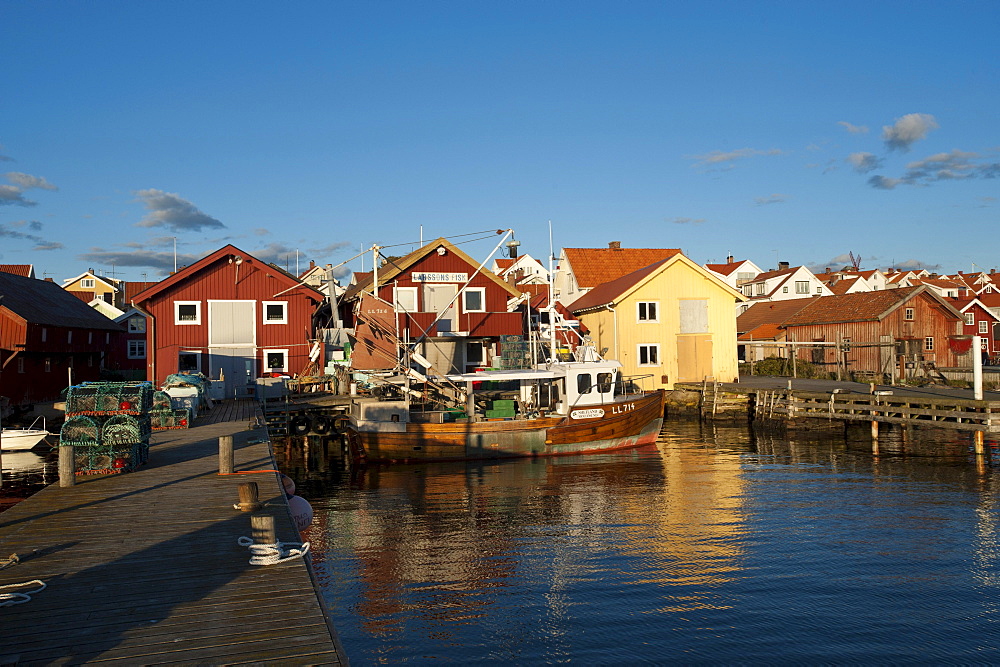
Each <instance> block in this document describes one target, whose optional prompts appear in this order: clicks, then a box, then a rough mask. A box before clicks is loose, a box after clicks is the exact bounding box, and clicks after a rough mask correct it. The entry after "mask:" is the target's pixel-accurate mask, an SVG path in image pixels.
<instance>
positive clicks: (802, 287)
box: [795, 280, 809, 294]
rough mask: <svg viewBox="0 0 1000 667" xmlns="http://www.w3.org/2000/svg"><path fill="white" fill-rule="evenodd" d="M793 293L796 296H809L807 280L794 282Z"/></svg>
mask: <svg viewBox="0 0 1000 667" xmlns="http://www.w3.org/2000/svg"><path fill="white" fill-rule="evenodd" d="M795 293H796V294H809V281H808V280H796V281H795Z"/></svg>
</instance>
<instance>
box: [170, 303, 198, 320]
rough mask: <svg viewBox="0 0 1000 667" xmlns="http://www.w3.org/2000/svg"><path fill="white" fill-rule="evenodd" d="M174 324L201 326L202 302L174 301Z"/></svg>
mask: <svg viewBox="0 0 1000 667" xmlns="http://www.w3.org/2000/svg"><path fill="white" fill-rule="evenodd" d="M174 324H201V301H174Z"/></svg>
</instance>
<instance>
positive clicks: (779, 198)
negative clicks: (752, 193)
mask: <svg viewBox="0 0 1000 667" xmlns="http://www.w3.org/2000/svg"><path fill="white" fill-rule="evenodd" d="M786 201H788V195H783V194H773V195H770V196H769V197H754V200H753V203H754V204H756V205H757V206H767V205H768V204H782V203H784V202H786Z"/></svg>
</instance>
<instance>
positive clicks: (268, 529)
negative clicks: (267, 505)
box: [250, 514, 278, 544]
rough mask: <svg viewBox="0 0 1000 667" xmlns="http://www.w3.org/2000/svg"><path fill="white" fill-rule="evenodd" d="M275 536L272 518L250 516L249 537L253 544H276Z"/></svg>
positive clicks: (260, 515)
mask: <svg viewBox="0 0 1000 667" xmlns="http://www.w3.org/2000/svg"><path fill="white" fill-rule="evenodd" d="M277 535H278V534H277V532H276V531H275V529H274V517H273V516H271V515H270V514H251V515H250V537H251V538H252V539H253V543H254V544H277V543H278V537H277Z"/></svg>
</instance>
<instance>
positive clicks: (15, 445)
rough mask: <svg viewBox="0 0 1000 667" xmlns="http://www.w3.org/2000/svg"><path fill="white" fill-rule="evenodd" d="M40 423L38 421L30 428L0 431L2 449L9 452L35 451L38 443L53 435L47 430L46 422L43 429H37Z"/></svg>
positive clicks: (43, 423) (0, 446)
mask: <svg viewBox="0 0 1000 667" xmlns="http://www.w3.org/2000/svg"><path fill="white" fill-rule="evenodd" d="M37 423H38V420H37V419H36V420H35V421H34V422H32V424H31V426H29V427H28V428H5V429H2V430H0V449H2V450H4V451H8V452H17V451H26V450H29V449H33V448H34V447H35V446H36V445H38V443H40V442H41V441H42V440H44V439H45V436H47V435H52V434H51V433H49V432H48V431H47V430H45V422H44V421H43V422H42V428H35V424H37Z"/></svg>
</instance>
